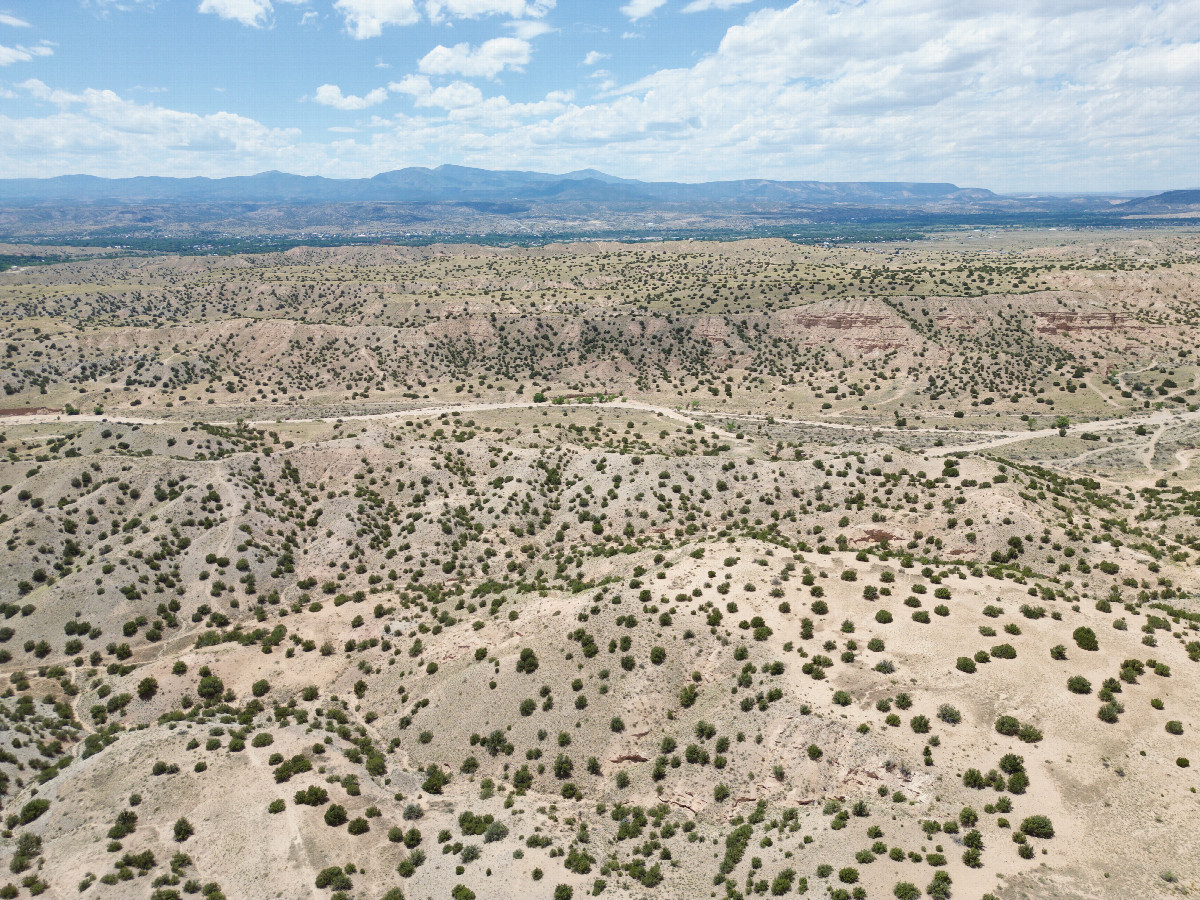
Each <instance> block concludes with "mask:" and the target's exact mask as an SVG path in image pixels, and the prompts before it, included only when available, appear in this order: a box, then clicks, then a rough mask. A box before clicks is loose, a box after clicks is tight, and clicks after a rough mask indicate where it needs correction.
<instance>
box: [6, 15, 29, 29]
mask: <svg viewBox="0 0 1200 900" xmlns="http://www.w3.org/2000/svg"><path fill="white" fill-rule="evenodd" d="M0 25H11V26H12V27H13V28H28V27H29V23H28V22H26V21H25V20H24V19H18V18H17V17H16V16H12V15H9V14H8V13H0Z"/></svg>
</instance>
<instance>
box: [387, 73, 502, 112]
mask: <svg viewBox="0 0 1200 900" xmlns="http://www.w3.org/2000/svg"><path fill="white" fill-rule="evenodd" d="M388 90H390V91H393V92H394V93H397V94H408V95H409V96H410V97H412V98H413V102H414V103H415V104H416V105H417V106H438V107H441V108H442V109H461V108H463V107H467V106H475V105H477V104H479V103H481V102H482V101H483V92H482V91H481V90H479V88H477V87H475V85H473V84H468V83H467V82H465V81H454V82H451V83H450V84H448V85H445V86H444V87H439V88H435V87H434V86H433V82H431V81H430V80H429V79H428V78H426V77H425V76H424V75H406V76H405V77H404V78H402V79H400V80H399V81H393V82H392V83H391V84H389V85H388Z"/></svg>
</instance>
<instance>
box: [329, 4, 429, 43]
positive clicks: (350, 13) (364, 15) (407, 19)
mask: <svg viewBox="0 0 1200 900" xmlns="http://www.w3.org/2000/svg"><path fill="white" fill-rule="evenodd" d="M333 8H334V9H336V10H337V11H338V12H340V13H341V14H342V16H343V17H344V18H345V20H346V31H348V32H349V33H350V34H351V35H352V36H353V37H355V38H357V39H358V40H360V41H361V40H365V39H367V38H373V37H379V35H381V34H383V28H384V26H385V25H414V24H416V23H417V22H418V21H420V19H421V14H420V12H418V11H417V7H416V3H415V0H337V2H336V3H334V4H333Z"/></svg>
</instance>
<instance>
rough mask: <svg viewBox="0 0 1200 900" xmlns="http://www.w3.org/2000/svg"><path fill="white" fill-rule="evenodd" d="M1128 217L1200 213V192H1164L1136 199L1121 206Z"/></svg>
mask: <svg viewBox="0 0 1200 900" xmlns="http://www.w3.org/2000/svg"><path fill="white" fill-rule="evenodd" d="M1121 212H1123V213H1126V214H1128V215H1173V214H1179V213H1200V191H1164V192H1163V193H1161V194H1155V195H1154V196H1152V197H1138V198H1136V199H1134V200H1130V201H1129V202H1128V203H1123V204H1121Z"/></svg>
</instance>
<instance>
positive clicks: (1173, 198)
mask: <svg viewBox="0 0 1200 900" xmlns="http://www.w3.org/2000/svg"><path fill="white" fill-rule="evenodd" d="M1196 214H1200V191H1169V192H1167V193H1165V194H1158V195H1155V196H1145V195H1144V194H1142V193H1139V192H1120V193H1118V192H1113V193H1110V194H1051V193H1045V194H1031V193H1024V194H997V193H994V192H992V191H989V190H985V189H983V188H960V187H959V186H958V185H955V184H950V183H946V182H934V183H925V182H909V181H834V182H829V181H771V180H767V179H743V180H740V181H710V182H703V183H698V184H685V183H683V182H674V181H638V180H635V179H630V178H616V177H613V176H612V175H606V174H605V173H603V172H599V171H597V170H595V169H583V170H581V171H577V172H568V173H566V174H565V175H549V174H546V173H542V172H519V171H490V170H487V169H473V168H468V167H465V166H450V165H444V166H438V167H437V168H436V169H428V168H408V169H396V170H394V171H391V172H383V173H381V174H379V175H376V176H374V177H372V178H347V179H338V178H324V177H320V176H306V175H289V174H287V173H285V172H263V173H260V174H258V175H248V176H238V177H233V178H161V177H155V176H151V177H142V178H97V177H95V176H92V175H63V176H60V177H57V178H16V179H0V238H2V239H4V240H8V241H19V240H23V239H37V240H43V239H46V240H49V239H55V240H68V241H72V240H86V241H91V240H96V241H113V240H118V239H120V240H122V241H124V242H125V243H128V240H127V239H137V240H143V241H145V240H149V241H151V242H153V241H155V240H159V239H170V240H182V241H185V242H186V241H187V240H190V239H197V240H199V239H200V238H203V240H200V243H201V244H204V243H205V242H209V243H211V241H212V240H213V238H212V235H213V234H218V235H225V236H227V237H228V236H230V235H233V236H235V237H236V238H237V239H241V238H243V237H253V238H255V239H259V238H263V237H264V236H272V235H274V236H285V237H286V236H291V237H295V236H296V235H312V234H318V235H322V236H325V237H327V238H329V239H335V238H336V236H341V237H353V238H364V239H380V240H382V239H388V240H393V239H397V240H423V239H426V238H430V237H439V238H440V237H445V236H447V235H450V236H455V235H457V236H467V237H473V239H477V238H478V236H480V235H494V236H498V237H505V236H507V238H513V237H516V238H521V239H526V238H528V239H532V240H536V239H542V238H544V236H546V235H558V236H564V235H565V236H576V235H580V234H589V235H602V236H609V237H612V236H618V237H621V236H625V237H638V236H643V235H658V236H663V235H666V236H673V237H681V236H694V235H696V234H704V233H719V234H723V235H725V236H730V235H739V236H746V235H763V234H769V235H775V236H779V235H782V236H791V237H794V236H796V234H797V233H798V232H797V231H796V229H801V230H802V231H803V230H804V229H808V232H806V233H809V232H812V229H814V228H815V229H817V231H821V230H822V229H826V230H828V229H832V231H830V234H832V235H834V236H841V237H845V236H846V235H861V234H863V233H864V232H862V229H864V228H866V229H868V231H871V233H872V234H875V233H886V234H891V235H893V236H894V234H895V233H896V231H895V229H897V228H900V229H904V228H917V229H919V228H922V227H927V226H929V225H930V224H931V223H933V224H938V223H944V224H958V225H987V224H1006V225H1013V224H1024V223H1036V224H1043V225H1044V224H1056V225H1058V224H1061V225H1105V224H1107V223H1110V222H1115V221H1120V220H1121V219H1123V218H1126V217H1128V218H1130V219H1137V220H1139V221H1145V220H1148V219H1154V218H1163V219H1175V218H1180V217H1183V216H1190V215H1196ZM880 228H882V229H883V232H879V229H880ZM872 229H874V230H873V231H872ZM822 233H824V232H822ZM155 246H158V245H157V244H155ZM172 246H173V245H172ZM188 246H191V245H188Z"/></svg>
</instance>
